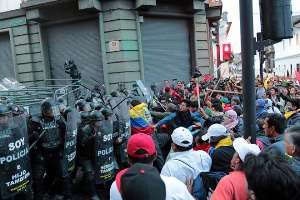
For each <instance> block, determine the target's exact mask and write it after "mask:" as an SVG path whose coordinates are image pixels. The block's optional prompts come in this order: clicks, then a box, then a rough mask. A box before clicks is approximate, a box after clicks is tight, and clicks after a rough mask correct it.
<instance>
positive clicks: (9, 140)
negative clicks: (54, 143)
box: [0, 115, 32, 199]
mask: <svg viewBox="0 0 300 200" xmlns="http://www.w3.org/2000/svg"><path fill="white" fill-rule="evenodd" d="M25 124H26V116H25V115H22V116H18V117H13V118H9V119H8V120H7V122H6V125H5V126H4V127H2V128H1V130H0V136H1V137H0V172H1V176H0V193H1V199H6V198H9V197H14V196H16V195H17V194H19V193H21V192H24V191H25V190H26V189H28V188H29V187H30V185H31V183H32V172H31V165H30V156H29V142H28V134H27V127H26V126H25Z"/></svg>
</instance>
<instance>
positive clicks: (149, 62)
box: [0, 0, 222, 91]
mask: <svg viewBox="0 0 300 200" xmlns="http://www.w3.org/2000/svg"><path fill="white" fill-rule="evenodd" d="M221 9H222V3H221V2H212V3H211V2H209V1H202V0H186V1H181V0H172V1H170V0H28V1H24V3H21V5H20V9H17V10H11V11H7V12H2V13H0V52H3V53H1V55H0V60H1V62H0V70H1V72H2V73H1V75H0V79H2V78H4V77H14V78H15V79H17V80H18V81H20V82H21V83H23V84H25V85H27V86H30V85H38V86H43V85H45V80H49V79H56V80H52V82H51V84H59V83H58V80H57V79H69V78H70V77H69V74H67V73H65V69H64V62H65V61H66V60H68V59H73V60H74V61H75V64H76V66H77V68H78V70H79V72H80V73H81V76H82V81H83V84H84V85H86V86H87V87H92V85H94V84H95V83H96V82H95V81H94V80H93V79H95V80H97V81H98V82H101V83H104V84H105V85H106V86H107V88H108V90H109V91H110V90H112V89H114V88H116V85H117V83H119V82H125V84H126V86H127V87H129V88H130V87H132V84H133V83H134V82H135V80H138V79H141V80H144V81H145V83H146V85H150V84H151V83H161V82H163V81H164V80H165V79H168V80H172V79H173V78H176V79H178V80H182V81H189V78H190V75H191V73H192V72H193V71H194V70H195V69H196V68H198V69H200V70H201V71H202V73H203V74H208V73H211V72H212V71H213V69H212V66H213V60H212V55H211V49H212V47H211V34H210V31H209V29H210V28H209V25H208V24H209V22H211V21H217V20H219V19H220V17H221Z"/></svg>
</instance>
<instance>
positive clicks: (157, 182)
mask: <svg viewBox="0 0 300 200" xmlns="http://www.w3.org/2000/svg"><path fill="white" fill-rule="evenodd" d="M127 152H128V157H127V159H128V163H129V164H130V166H131V167H134V168H132V169H130V168H131V167H130V168H129V169H128V168H127V169H124V170H122V171H120V172H119V173H118V174H117V176H116V180H115V181H114V182H113V183H112V185H111V188H110V199H111V200H122V199H123V196H122V195H123V189H125V191H124V192H125V194H124V195H125V198H124V199H149V200H156V198H157V199H164V198H165V199H187V200H194V198H193V197H192V195H191V194H190V193H189V190H191V182H189V181H188V185H187V186H186V185H185V184H184V183H182V182H180V181H179V180H177V179H176V178H174V177H167V176H163V175H161V176H160V178H161V179H160V178H159V176H158V172H157V171H156V170H155V169H153V168H152V167H151V166H152V165H153V162H154V160H155V159H156V155H157V154H156V151H155V144H154V141H153V140H152V138H151V137H150V136H148V135H146V134H142V133H137V134H135V135H132V136H131V137H130V138H129V141H128V144H127ZM140 163H142V164H145V165H149V167H147V166H145V165H139V164H140ZM135 164H138V165H135ZM142 168H144V169H142ZM129 170H130V171H129ZM141 170H142V171H141ZM137 171H139V174H138V172H137ZM149 172H150V173H152V175H148V174H146V173H149ZM130 174H131V175H130ZM140 174H143V175H145V174H146V177H145V176H143V175H140ZM123 176H124V177H123ZM130 177H131V178H132V179H131V180H130ZM133 179H134V180H133ZM137 180H142V181H139V182H138V183H139V184H136V181H137ZM163 183H164V186H165V188H164V187H163ZM150 187H151V188H156V189H155V190H148V189H149V188H150ZM188 188H189V190H188ZM133 193H135V194H133ZM126 195H128V196H126ZM135 195H136V196H135ZM140 195H143V196H140Z"/></svg>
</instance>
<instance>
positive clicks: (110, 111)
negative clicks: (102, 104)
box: [101, 108, 113, 117]
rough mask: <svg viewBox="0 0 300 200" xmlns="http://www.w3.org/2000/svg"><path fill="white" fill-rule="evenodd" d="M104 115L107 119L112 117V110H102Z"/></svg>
mask: <svg viewBox="0 0 300 200" xmlns="http://www.w3.org/2000/svg"><path fill="white" fill-rule="evenodd" d="M101 113H102V115H104V116H105V117H107V116H110V115H112V114H113V112H112V110H111V109H109V108H102V110H101Z"/></svg>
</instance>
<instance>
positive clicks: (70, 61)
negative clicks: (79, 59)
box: [64, 59, 74, 70]
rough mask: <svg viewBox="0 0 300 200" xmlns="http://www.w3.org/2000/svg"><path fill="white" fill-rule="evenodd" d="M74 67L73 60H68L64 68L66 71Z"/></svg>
mask: <svg viewBox="0 0 300 200" xmlns="http://www.w3.org/2000/svg"><path fill="white" fill-rule="evenodd" d="M73 66H74V60H73V59H69V60H67V61H66V62H65V64H64V67H65V69H66V70H68V69H71V67H73Z"/></svg>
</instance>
